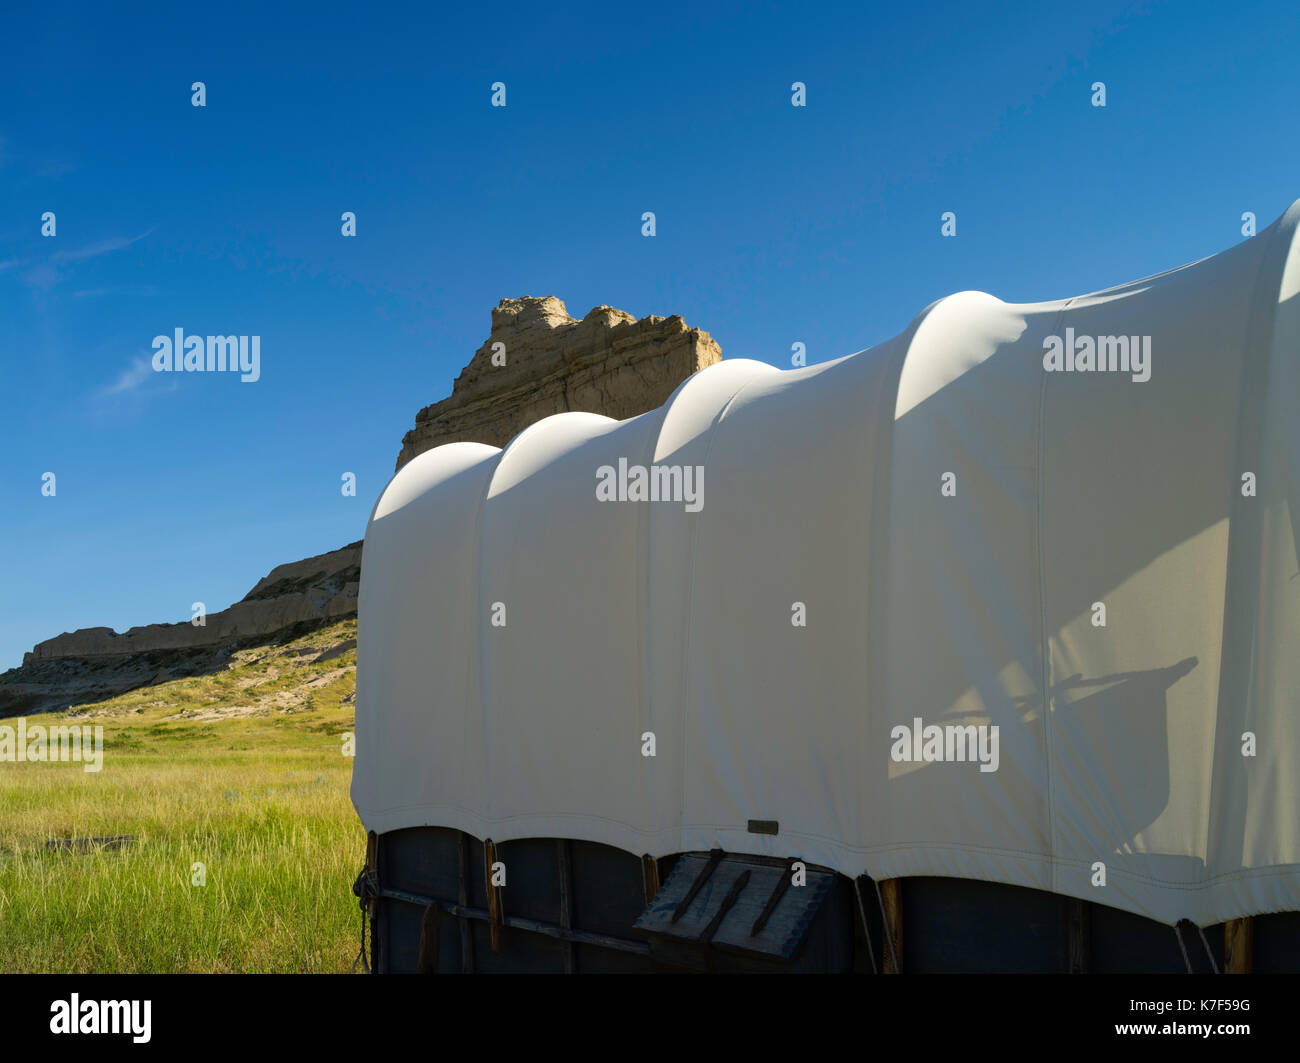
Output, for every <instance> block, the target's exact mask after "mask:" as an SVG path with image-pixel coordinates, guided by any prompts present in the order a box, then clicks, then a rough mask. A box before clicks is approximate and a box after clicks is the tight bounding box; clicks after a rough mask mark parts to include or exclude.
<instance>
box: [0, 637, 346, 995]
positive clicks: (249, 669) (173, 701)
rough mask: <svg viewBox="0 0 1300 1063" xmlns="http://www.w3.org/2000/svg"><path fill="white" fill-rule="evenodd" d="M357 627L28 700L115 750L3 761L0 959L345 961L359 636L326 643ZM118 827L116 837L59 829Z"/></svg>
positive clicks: (10, 965) (253, 963)
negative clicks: (123, 689)
mask: <svg viewBox="0 0 1300 1063" xmlns="http://www.w3.org/2000/svg"><path fill="white" fill-rule="evenodd" d="M355 634H356V622H355V621H354V620H348V621H343V622H341V623H338V624H334V625H331V626H330V627H328V628H323V629H321V630H320V631H317V632H313V633H312V634H311V635H308V636H305V637H304V638H301V639H298V640H296V641H294V642H291V643H289V644H287V645H285V646H267V647H259V648H257V649H253V650H245V651H242V652H240V653H239V654H236V655H235V659H234V660H233V661H232V665H231V667H230V668H228V669H227V670H225V671H223V672H220V673H217V674H214V675H210V676H202V677H196V678H192V679H181V680H175V681H173V682H169V683H165V684H160V685H158V686H154V687H148V688H144V689H142V690H139V691H135V692H132V693H129V694H125V695H122V696H121V697H117V698H113V699H112V700H110V701H106V702H103V703H101V704H97V705H84V706H79V707H78V708H77V709H76V710H75V711H73V712H70V713H53V714H49V715H46V716H34V717H28V718H27V724H28V727H31V726H32V725H34V724H43V725H46V726H48V725H50V724H52V723H74V724H89V725H91V726H94V725H101V726H103V728H104V753H103V768H102V770H101V771H99V772H86V771H84V770H83V765H81V764H76V763H72V764H43V763H37V764H14V763H0V971H4V972H31V971H72V972H89V971H106V972H108V971H111V972H117V971H121V972H145V971H160V972H168V971H188V972H225V971H259V972H280V971H294V972H331V971H346V970H348V968H349V967H350V966H351V964H352V961H353V959H354V958H355V957H356V954H357V949H358V947H359V944H360V918H361V917H360V912H359V910H358V908H357V904H356V899H355V898H354V897H353V896H352V892H351V887H352V880H353V879H354V878H355V876H356V873H357V870H358V867H359V865H360V863H361V860H362V858H363V856H364V849H365V835H364V832H363V830H362V828H361V825H360V823H359V822H358V820H357V817H356V813H355V812H354V811H353V809H352V805H351V803H350V801H349V799H348V785H349V781H350V779H351V774H352V760H351V758H349V757H345V756H343V755H342V740H341V736H342V735H343V733H344V732H347V731H350V730H351V729H352V726H353V715H352V707H351V695H352V692H353V689H354V677H355V662H356V651H355V650H348V651H347V652H345V653H343V654H341V655H340V656H338V657H335V658H333V659H331V660H329V661H322V662H318V663H317V662H313V660H312V657H313V655H314V654H315V653H316V652H317V651H319V650H322V649H325V648H327V647H329V646H333V645H337V644H338V643H340V642H342V641H343V640H345V639H348V638H354V637H355ZM299 651H304V652H302V653H300V652H299ZM16 723H17V721H16V720H0V724H8V725H10V726H14V725H16ZM122 834H126V835H132V836H133V838H134V841H133V843H131V844H129V845H127V846H126V847H124V848H122V849H116V850H115V849H98V850H94V851H90V852H77V851H55V850H51V849H49V848H47V846H46V843H47V842H48V841H49V840H50V839H54V838H72V837H77V838H87V837H97V836H105V835H122ZM196 863H201V864H203V865H204V866H205V868H206V884H205V885H195V884H193V882H192V879H193V877H194V875H195V872H194V870H193V865H194V864H196Z"/></svg>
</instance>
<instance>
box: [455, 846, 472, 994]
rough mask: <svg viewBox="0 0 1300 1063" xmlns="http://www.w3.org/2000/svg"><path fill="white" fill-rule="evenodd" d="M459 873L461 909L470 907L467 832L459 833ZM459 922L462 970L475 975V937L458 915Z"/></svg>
mask: <svg viewBox="0 0 1300 1063" xmlns="http://www.w3.org/2000/svg"><path fill="white" fill-rule="evenodd" d="M457 836H458V838H457V840H458V844H457V848H456V854H457V860H458V867H457V873H458V876H459V882H458V885H457V894H456V896H457V899H458V900H459V901H460V906H461V908H468V907H469V837H468V835H466V834H465V832H464V831H463V830H462V831H458V832H457ZM456 918H457V921H458V922H459V923H460V969H461V970H462V971H464V972H465V973H466V974H473V973H474V935H473V933H471V931H470V928H469V922H468V921H467V920H465V919H464V918H463V917H461V916H459V915H457V917H456Z"/></svg>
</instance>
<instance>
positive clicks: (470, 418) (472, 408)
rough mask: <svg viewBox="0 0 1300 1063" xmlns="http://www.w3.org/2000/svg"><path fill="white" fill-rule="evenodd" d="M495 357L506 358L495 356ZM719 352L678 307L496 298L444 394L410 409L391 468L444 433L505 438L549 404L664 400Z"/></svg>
mask: <svg viewBox="0 0 1300 1063" xmlns="http://www.w3.org/2000/svg"><path fill="white" fill-rule="evenodd" d="M497 344H502V345H503V348H502V347H498V346H497ZM494 354H495V355H496V356H497V357H496V359H495V363H494V358H493V356H494ZM502 357H504V362H505V364H504V365H502V364H496V363H500V362H501V361H502ZM721 358H722V352H721V351H720V350H719V349H718V345H717V344H716V343H715V342H714V341H713V338H712V337H711V336H710V335H709V334H708V333H707V332H703V331H701V330H700V329H697V328H688V327H687V325H686V322H685V321H683V320H682V319H681V318H680V317H678V316H676V315H674V316H672V317H654V316H650V317H643V318H641V320H639V321H638V320H637V319H635V318H634V317H633V316H632V315H631V314H627V313H624V312H623V311H622V310H615V309H614V308H613V307H611V306H598V307H596V308H595V309H594V310H592V311H591V312H590V313H588V314H587V316H586V317H584V318H583V319H582V320H581V321H577V320H575V319H574V318H572V317H570V316H569V313H568V311H567V310H565V308H564V303H562V302H561V301H560V300H559V299H557V298H555V297H554V296H546V297H544V298H534V297H533V296H525V297H524V298H522V299H502V300H501V302H500V303H499V304H498V305H497V307H496V309H495V310H493V311H492V332H491V335H489V336H488V338H487V340H486V341H485V342H484V344H483V346H481V347H480V348H479V349H478V351H477V352H476V353H475V355H474V357H473V358H472V359H471V360H470V363H469V365H467V366H466V367H465V369H464V370H463V371H462V372H461V374H460V376H458V377H457V378H456V383H455V384H454V385H453V387H452V392H451V396H450V397H449V398H446V399H443V400H442V401H441V402H435V403H434V404H433V405H432V406H426V407H425V408H424V409H422V410H421V411H420V412H419V413H418V414H416V415H415V427H414V428H413V429H412V430H411V431H409V432H407V433H406V436H405V437H404V438H403V440H402V452H401V453H400V454H399V455H398V458H397V468H399V469H400V468H401V467H402V466H403V465H405V464H406V463H407V462H408V461H410V460H411V459H412V458H413V457H415V456H416V455H417V454H421V453H423V452H424V451H426V450H429V449H431V448H432V447H436V446H439V445H441V444H443V443H453V442H457V441H459V440H469V441H471V442H475V443H488V444H490V445H492V446H494V447H502V446H505V444H506V443H508V442H509V441H510V439H511V438H512V437H513V436H514V435H515V434H517V433H518V432H520V431H522V430H523V429H524V428H527V427H528V426H529V425H530V424H532V423H533V422H534V421H538V420H541V419H542V418H543V417H548V416H550V415H551V414H553V413H563V412H565V411H567V410H580V411H584V412H587V413H600V414H604V415H605V416H606V417H613V418H614V419H615V420H622V419H623V418H626V417H635V416H636V415H637V414H640V413H645V412H646V411H647V410H653V409H654V408H655V407H656V406H661V405H663V403H664V401H665V400H666V399H667V398H668V396H669V395H671V394H672V393H673V391H674V390H675V389H676V387H677V385H678V384H680V383H681V382H682V381H683V380H685V379H686V378H687V377H688V376H690V375H691V374H692V373H694V372H695V371H696V370H697V369H703V368H704V367H705V366H707V365H712V364H713V363H714V362H717V361H720V360H721Z"/></svg>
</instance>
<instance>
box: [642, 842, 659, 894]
mask: <svg viewBox="0 0 1300 1063" xmlns="http://www.w3.org/2000/svg"><path fill="white" fill-rule="evenodd" d="M641 889H642V892H643V893H644V894H645V902H646V904H649V903H650V902H651V901H652V900H654V899H655V894H656V893H658V892H659V861H658V860H656V859H655V858H654V857H653V856H651V855H650V854H649V853H645V854H644V855H643V856H642V857H641Z"/></svg>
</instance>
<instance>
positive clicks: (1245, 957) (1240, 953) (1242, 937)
mask: <svg viewBox="0 0 1300 1063" xmlns="http://www.w3.org/2000/svg"><path fill="white" fill-rule="evenodd" d="M1254 954H1255V920H1254V919H1253V918H1251V917H1250V916H1246V918H1244V919H1229V920H1228V921H1227V922H1226V923H1224V924H1223V972H1224V974H1250V972H1251V969H1252V966H1253V961H1254Z"/></svg>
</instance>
